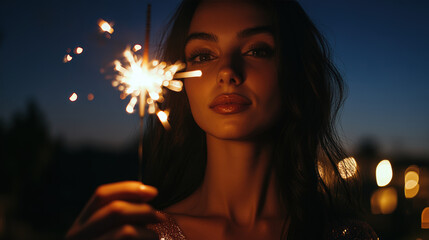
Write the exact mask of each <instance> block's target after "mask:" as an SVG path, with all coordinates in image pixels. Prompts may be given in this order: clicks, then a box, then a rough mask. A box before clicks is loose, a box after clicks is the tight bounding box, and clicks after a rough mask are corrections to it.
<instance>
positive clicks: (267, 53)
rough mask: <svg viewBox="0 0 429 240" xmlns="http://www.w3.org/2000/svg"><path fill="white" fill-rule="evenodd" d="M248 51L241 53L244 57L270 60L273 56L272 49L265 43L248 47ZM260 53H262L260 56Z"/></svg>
mask: <svg viewBox="0 0 429 240" xmlns="http://www.w3.org/2000/svg"><path fill="white" fill-rule="evenodd" d="M248 49H249V50H247V51H246V52H244V53H243V55H244V56H252V57H256V58H270V57H272V56H273V55H274V49H273V48H272V47H271V46H270V45H268V44H266V43H257V44H253V45H250V46H249V47H248ZM261 52H263V54H262V55H260V54H261Z"/></svg>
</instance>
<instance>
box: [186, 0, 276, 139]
mask: <svg viewBox="0 0 429 240" xmlns="http://www.w3.org/2000/svg"><path fill="white" fill-rule="evenodd" d="M275 48H276V46H275V42H274V37H273V33H272V28H271V23H270V20H269V16H268V15H267V14H266V12H265V11H263V10H261V7H258V6H256V5H253V4H251V3H248V2H245V1H216V0H208V1H205V2H203V3H202V4H201V5H200V6H199V7H198V8H197V10H196V12H195V14H194V16H193V19H192V22H191V25H190V29H189V33H188V40H187V43H186V47H185V55H186V62H187V70H193V69H200V70H201V71H202V73H203V75H202V77H201V78H189V79H186V80H185V89H186V93H187V95H188V98H189V103H190V106H191V111H192V115H193V117H194V119H195V121H196V122H197V124H198V125H199V126H200V127H201V128H202V129H203V130H204V131H205V132H206V133H207V134H209V135H211V136H213V137H216V138H220V139H229V140H249V139H255V138H256V137H258V136H260V135H261V134H263V133H266V132H267V130H270V128H271V127H272V126H273V124H274V123H275V121H276V120H277V118H278V115H279V112H280V105H281V100H280V99H281V97H280V89H279V84H278V79H277V58H276V56H275Z"/></svg>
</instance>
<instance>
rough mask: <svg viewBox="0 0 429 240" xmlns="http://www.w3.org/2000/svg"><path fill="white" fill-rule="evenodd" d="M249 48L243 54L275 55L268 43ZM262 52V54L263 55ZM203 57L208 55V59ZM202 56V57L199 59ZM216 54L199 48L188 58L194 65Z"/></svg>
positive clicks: (257, 56) (256, 55)
mask: <svg viewBox="0 0 429 240" xmlns="http://www.w3.org/2000/svg"><path fill="white" fill-rule="evenodd" d="M248 49H249V50H247V51H245V52H244V53H243V54H242V55H243V56H250V57H255V58H271V57H272V56H273V55H274V49H273V48H272V47H271V46H270V45H268V44H266V43H257V44H253V45H250V46H249V47H248ZM261 52H262V55H261ZM201 57H208V58H207V59H201ZM198 58H200V59H198ZM216 58H217V57H216V55H215V54H214V53H213V52H212V51H210V50H208V49H197V50H195V51H193V52H191V54H190V56H189V57H188V58H187V59H186V61H187V62H189V63H190V64H192V65H195V64H203V63H205V62H207V61H212V60H215V59H216Z"/></svg>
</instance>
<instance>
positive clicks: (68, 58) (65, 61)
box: [63, 54, 73, 63]
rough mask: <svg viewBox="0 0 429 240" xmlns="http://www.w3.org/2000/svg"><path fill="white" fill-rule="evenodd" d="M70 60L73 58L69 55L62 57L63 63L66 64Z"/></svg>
mask: <svg viewBox="0 0 429 240" xmlns="http://www.w3.org/2000/svg"><path fill="white" fill-rule="evenodd" d="M72 59H73V57H72V56H70V54H67V55H65V56H64V58H63V62H64V63H68V62H70V61H71V60H72Z"/></svg>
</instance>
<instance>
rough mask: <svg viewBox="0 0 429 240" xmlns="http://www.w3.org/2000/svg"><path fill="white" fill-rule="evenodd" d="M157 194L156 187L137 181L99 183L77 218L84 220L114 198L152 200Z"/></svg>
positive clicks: (134, 200)
mask: <svg viewBox="0 0 429 240" xmlns="http://www.w3.org/2000/svg"><path fill="white" fill-rule="evenodd" d="M157 194H158V190H157V189H156V188H154V187H152V186H149V185H144V184H142V183H141V182H137V181H124V182H116V183H109V184H105V185H101V186H99V187H98V188H97V190H96V191H95V193H94V195H93V196H92V198H91V200H90V201H89V202H88V204H87V206H85V208H84V210H83V211H82V214H81V216H79V217H78V219H79V221H80V223H83V222H85V221H86V220H87V219H88V218H89V217H90V216H91V215H92V214H93V213H94V212H95V211H96V210H97V209H99V208H101V207H103V206H105V205H106V204H108V203H109V202H111V201H114V200H123V201H129V202H135V203H140V202H147V201H150V200H152V199H153V198H154V197H156V195H157Z"/></svg>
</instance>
